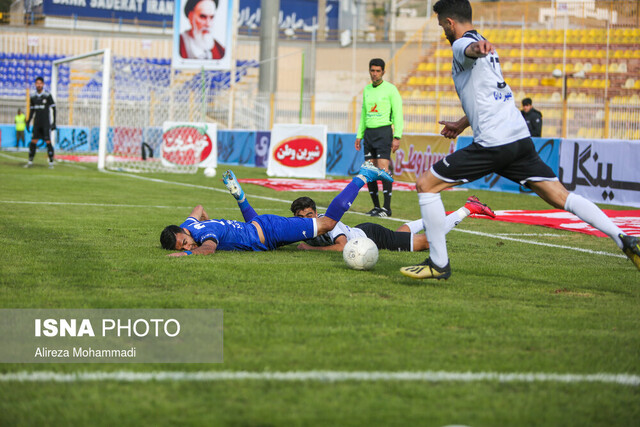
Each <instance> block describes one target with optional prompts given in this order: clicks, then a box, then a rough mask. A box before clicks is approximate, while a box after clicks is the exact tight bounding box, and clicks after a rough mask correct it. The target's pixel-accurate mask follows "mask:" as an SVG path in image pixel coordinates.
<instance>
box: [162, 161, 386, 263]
mask: <svg viewBox="0 0 640 427" xmlns="http://www.w3.org/2000/svg"><path fill="white" fill-rule="evenodd" d="M229 172H230V171H229ZM378 179H382V180H386V181H389V180H390V181H393V178H392V177H391V175H389V173H388V172H386V171H384V170H382V169H378V168H377V167H375V166H373V164H372V163H371V162H365V163H364V164H363V165H362V167H361V168H360V172H359V174H358V175H357V176H356V177H354V178H353V180H352V181H351V182H350V183H349V184H347V186H346V187H345V188H344V189H343V190H342V191H341V192H340V193H339V194H338V195H337V196H336V197H335V198H334V199H333V201H332V202H331V204H329V207H328V209H327V212H326V214H325V216H323V217H322V218H298V217H293V218H286V217H282V216H278V215H258V214H257V213H256V212H255V211H254V210H253V208H252V207H251V205H249V203H248V201H247V200H246V197H245V195H244V191H242V188H240V185H238V184H237V180H236V179H235V176H234V175H233V173H232V172H230V173H229V174H226V173H225V176H224V180H225V184H226V185H227V187H228V188H229V189H230V191H231V194H233V196H234V197H235V198H236V200H238V204H239V206H240V210H241V211H242V215H243V217H244V219H245V222H240V221H231V220H226V219H209V216H208V215H207V213H206V212H205V210H204V208H203V207H202V206H201V205H198V206H196V207H195V208H194V209H193V211H191V214H190V215H189V217H188V218H187V220H186V221H185V222H183V223H182V224H181V225H180V226H177V225H170V226H168V227H166V228H165V229H164V230H163V231H162V234H161V235H160V244H161V245H162V247H163V248H164V249H169V250H177V251H181V252H175V253H172V254H169V256H187V255H191V254H200V255H210V254H213V253H215V252H216V251H217V250H222V251H267V250H273V249H276V248H278V247H279V246H283V245H288V244H290V243H294V242H298V241H300V240H307V239H311V238H313V237H316V236H318V235H320V234H324V233H327V232H328V231H330V230H332V229H333V227H335V225H336V224H337V223H338V221H340V219H341V218H342V215H344V213H345V212H346V211H348V210H349V208H350V207H351V204H352V203H353V201H354V200H355V199H356V197H357V196H358V192H359V191H360V189H361V188H362V187H363V186H364V185H365V184H366V183H367V182H370V181H373V180H378Z"/></svg>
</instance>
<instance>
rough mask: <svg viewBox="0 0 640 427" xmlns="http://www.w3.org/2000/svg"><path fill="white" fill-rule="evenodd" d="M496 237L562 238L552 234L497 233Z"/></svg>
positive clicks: (559, 235)
mask: <svg viewBox="0 0 640 427" xmlns="http://www.w3.org/2000/svg"><path fill="white" fill-rule="evenodd" d="M496 235H497V236H534V237H563V236H562V235H561V234H554V233H497V234H496Z"/></svg>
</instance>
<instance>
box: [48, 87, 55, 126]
mask: <svg viewBox="0 0 640 427" xmlns="http://www.w3.org/2000/svg"><path fill="white" fill-rule="evenodd" d="M49 105H50V106H51V111H52V112H53V122H52V123H51V130H55V129H56V103H55V102H53V96H51V94H49Z"/></svg>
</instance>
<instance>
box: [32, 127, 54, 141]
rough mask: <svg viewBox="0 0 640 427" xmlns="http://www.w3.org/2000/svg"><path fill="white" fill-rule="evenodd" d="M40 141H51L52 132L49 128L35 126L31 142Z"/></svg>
mask: <svg viewBox="0 0 640 427" xmlns="http://www.w3.org/2000/svg"><path fill="white" fill-rule="evenodd" d="M34 139H35V140H36V141H39V140H41V139H44V140H45V141H51V130H50V128H49V126H34V127H33V134H32V135H31V140H32V141H33V140H34Z"/></svg>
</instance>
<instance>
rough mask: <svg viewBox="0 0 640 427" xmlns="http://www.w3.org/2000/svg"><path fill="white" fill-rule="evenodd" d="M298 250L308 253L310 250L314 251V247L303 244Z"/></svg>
mask: <svg viewBox="0 0 640 427" xmlns="http://www.w3.org/2000/svg"><path fill="white" fill-rule="evenodd" d="M298 249H300V250H301V251H308V250H311V249H313V247H312V246H311V245H308V244H306V243H305V242H301V243H300V244H299V245H298Z"/></svg>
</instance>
